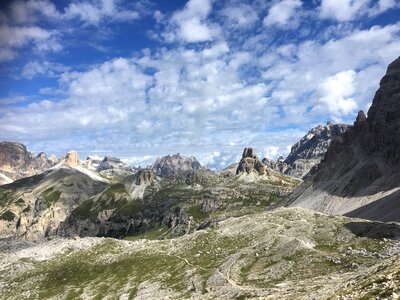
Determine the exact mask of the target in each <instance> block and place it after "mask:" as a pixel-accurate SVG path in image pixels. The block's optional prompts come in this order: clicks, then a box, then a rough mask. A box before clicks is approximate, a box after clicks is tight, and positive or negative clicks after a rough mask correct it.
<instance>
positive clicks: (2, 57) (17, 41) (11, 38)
mask: <svg viewBox="0 0 400 300" xmlns="http://www.w3.org/2000/svg"><path fill="white" fill-rule="evenodd" d="M49 41H52V45H51V47H50V46H49V47H47V48H45V45H48V44H46V43H48V42H49ZM29 44H33V45H35V47H36V49H37V50H52V51H58V50H60V49H61V45H60V44H58V43H57V41H56V39H55V38H54V33H53V32H51V31H48V30H45V29H42V28H40V27H37V26H9V25H7V24H1V25H0V61H8V60H12V59H14V58H15V56H16V51H17V50H18V49H19V48H21V47H24V46H27V45H29Z"/></svg>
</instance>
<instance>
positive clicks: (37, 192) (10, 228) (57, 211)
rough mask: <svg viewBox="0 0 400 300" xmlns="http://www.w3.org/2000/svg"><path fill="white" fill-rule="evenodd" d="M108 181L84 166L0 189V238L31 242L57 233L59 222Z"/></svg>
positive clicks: (22, 180)
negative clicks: (20, 239) (21, 239)
mask: <svg viewBox="0 0 400 300" xmlns="http://www.w3.org/2000/svg"><path fill="white" fill-rule="evenodd" d="M107 186H108V182H107V181H106V180H104V179H103V178H101V177H99V176H98V175H96V174H95V173H91V172H90V171H88V170H86V169H83V168H82V167H79V166H78V167H69V166H62V167H58V168H53V169H51V170H48V171H45V172H43V173H41V174H38V175H34V176H32V177H26V178H23V179H19V180H16V181H14V182H13V183H11V184H7V185H3V186H1V187H0V237H1V238H5V237H14V238H23V239H28V240H35V239H41V238H44V237H47V236H52V235H55V234H57V230H58V226H59V224H60V222H62V221H63V220H65V219H66V218H67V216H68V215H69V214H70V212H71V210H72V209H73V208H74V207H76V206H78V205H79V204H80V203H81V202H83V201H85V200H86V199H88V198H90V197H92V196H94V195H96V194H98V193H100V192H101V191H102V190H104V189H105V188H106V187H107Z"/></svg>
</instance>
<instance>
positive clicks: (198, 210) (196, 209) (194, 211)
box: [188, 205, 210, 220]
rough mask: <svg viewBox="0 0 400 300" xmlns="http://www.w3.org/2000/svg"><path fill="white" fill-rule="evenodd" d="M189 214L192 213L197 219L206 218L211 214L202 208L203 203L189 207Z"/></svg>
mask: <svg viewBox="0 0 400 300" xmlns="http://www.w3.org/2000/svg"><path fill="white" fill-rule="evenodd" d="M188 214H189V215H191V216H192V217H193V218H194V219H195V220H202V219H206V218H208V217H209V216H210V214H209V213H208V212H205V211H203V210H202V209H201V205H195V206H192V207H191V208H189V210H188Z"/></svg>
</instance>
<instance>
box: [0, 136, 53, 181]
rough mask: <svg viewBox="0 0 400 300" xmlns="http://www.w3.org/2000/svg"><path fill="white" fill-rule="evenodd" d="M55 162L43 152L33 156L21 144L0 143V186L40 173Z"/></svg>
mask: <svg viewBox="0 0 400 300" xmlns="http://www.w3.org/2000/svg"><path fill="white" fill-rule="evenodd" d="M57 162H58V160H57V158H55V157H54V156H52V157H50V158H48V157H47V156H46V154H45V153H43V152H41V153H39V154H38V155H37V156H35V155H34V154H33V153H32V152H29V151H28V150H27V149H26V147H25V145H23V144H21V143H15V142H0V174H1V175H0V184H1V183H2V182H3V183H9V182H10V181H13V180H16V179H20V178H23V177H27V176H32V175H34V174H38V173H41V172H43V171H45V170H47V169H49V168H51V167H52V166H54V165H55V164H56V163H57Z"/></svg>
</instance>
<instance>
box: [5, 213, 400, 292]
mask: <svg viewBox="0 0 400 300" xmlns="http://www.w3.org/2000/svg"><path fill="white" fill-rule="evenodd" d="M399 234H400V228H399V225H396V224H384V223H379V222H368V221H365V220H353V219H349V218H345V217H329V216H327V215H323V214H319V213H315V212H311V211H307V210H304V209H299V208H290V209H287V208H286V209H278V210H275V211H272V212H268V213H265V212H263V213H256V214H252V215H248V216H242V217H239V218H230V219H228V220H225V221H220V222H217V223H215V224H214V226H213V227H212V228H207V229H202V230H199V231H196V232H195V233H193V234H187V235H184V236H181V237H179V238H173V239H162V240H159V239H157V238H156V237H160V238H163V231H160V230H155V231H154V232H152V236H153V237H152V239H153V240H148V239H136V240H135V241H132V242H130V241H121V240H115V239H100V238H83V239H79V238H77V239H55V240H51V241H45V242H43V243H37V244H30V243H21V242H18V241H16V242H12V241H11V242H10V241H7V242H6V243H0V261H1V262H2V263H1V264H0V286H1V287H2V288H1V289H0V298H2V299H22V298H34V299H54V298H58V297H59V296H60V295H63V296H65V297H66V298H73V299H80V298H95V299H104V298H105V299H167V298H170V299H186V298H191V299H249V298H252V299H376V298H378V297H379V299H396V298H395V297H396V293H397V294H398V293H399V292H400V265H399V263H398V262H399V259H400V254H399V251H400V244H399V242H398V240H396V238H398V237H399ZM392 295H393V297H392Z"/></svg>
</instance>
